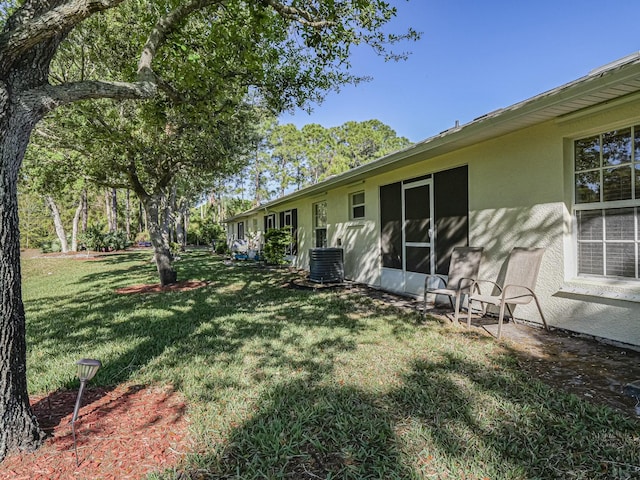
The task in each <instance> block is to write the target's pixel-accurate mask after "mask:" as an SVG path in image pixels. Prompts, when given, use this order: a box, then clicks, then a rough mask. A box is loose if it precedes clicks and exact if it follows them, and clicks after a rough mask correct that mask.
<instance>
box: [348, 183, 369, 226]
mask: <svg viewBox="0 0 640 480" xmlns="http://www.w3.org/2000/svg"><path fill="white" fill-rule="evenodd" d="M358 195H362V202H359V203H356V200H355V197H356V196H358ZM365 205H366V195H365V193H364V190H359V191H357V192H353V193H350V194H349V219H351V220H361V219H363V218H365V216H366V214H367V212H366V206H365ZM359 207H362V215H356V213H355V212H356V208H359Z"/></svg>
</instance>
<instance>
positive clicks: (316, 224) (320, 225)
mask: <svg viewBox="0 0 640 480" xmlns="http://www.w3.org/2000/svg"><path fill="white" fill-rule="evenodd" d="M320 205H324V217H325V218H324V222H320V221H319V216H318V207H319V206H320ZM311 210H312V212H313V245H314V246H315V247H316V248H322V247H327V246H328V242H329V241H328V228H327V224H328V222H327V202H326V200H325V201H322V202H316V203H314V204H313V205H312V208H311ZM320 230H324V245H318V244H317V243H318V242H317V240H318V233H319V231H320Z"/></svg>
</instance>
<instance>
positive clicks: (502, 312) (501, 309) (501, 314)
mask: <svg viewBox="0 0 640 480" xmlns="http://www.w3.org/2000/svg"><path fill="white" fill-rule="evenodd" d="M505 306H506V307H507V308H508V305H507V304H506V303H505V302H500V316H499V317H498V335H497V337H496V338H497V339H498V340H500V336H501V335H502V321H503V319H504V307H505ZM509 314H510V315H512V317H511V318H513V314H512V313H511V309H509Z"/></svg>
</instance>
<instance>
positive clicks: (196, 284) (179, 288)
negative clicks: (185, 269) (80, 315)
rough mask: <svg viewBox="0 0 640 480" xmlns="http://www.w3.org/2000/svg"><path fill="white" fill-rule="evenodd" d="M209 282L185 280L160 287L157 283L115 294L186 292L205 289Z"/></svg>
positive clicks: (132, 286)
mask: <svg viewBox="0 0 640 480" xmlns="http://www.w3.org/2000/svg"><path fill="white" fill-rule="evenodd" d="M210 284H211V282H205V281H201V280H198V281H196V280H187V281H184V282H177V283H173V284H171V285H166V286H164V287H163V286H161V285H160V284H159V283H152V284H146V285H145V284H141V285H131V286H129V287H123V288H118V289H117V290H116V293H122V294H131V293H158V292H185V291H188V290H195V289H196V288H202V287H206V286H207V285H210Z"/></svg>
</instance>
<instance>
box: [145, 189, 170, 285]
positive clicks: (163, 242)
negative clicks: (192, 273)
mask: <svg viewBox="0 0 640 480" xmlns="http://www.w3.org/2000/svg"><path fill="white" fill-rule="evenodd" d="M162 197H163V196H162V195H157V194H156V195H150V196H149V197H147V198H146V199H145V202H144V209H145V211H146V212H147V226H148V228H149V236H150V237H151V244H152V245H153V252H154V258H155V261H156V267H157V268H158V275H159V277H160V285H162V286H163V287H164V286H165V285H171V284H173V283H176V281H177V279H178V273H177V272H176V270H175V268H174V267H173V255H172V254H171V248H170V246H169V222H168V219H167V215H166V214H167V213H168V212H166V210H167V209H166V208H165V212H163V213H164V215H163V214H161V204H162V203H163V202H162V200H163V198H162Z"/></svg>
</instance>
